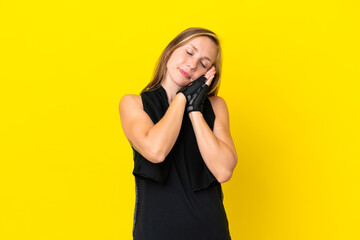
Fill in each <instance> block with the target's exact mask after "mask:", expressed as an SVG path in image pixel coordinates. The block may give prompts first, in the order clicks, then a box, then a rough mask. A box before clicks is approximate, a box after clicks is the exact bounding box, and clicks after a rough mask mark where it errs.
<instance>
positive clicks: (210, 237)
mask: <svg viewBox="0 0 360 240" xmlns="http://www.w3.org/2000/svg"><path fill="white" fill-rule="evenodd" d="M215 73H216V74H215ZM220 74H221V48H220V43H219V40H218V38H217V36H216V35H215V33H213V32H212V31H210V30H207V29H204V28H189V29H186V30H184V31H183V32H181V33H180V34H179V35H178V36H176V37H175V38H174V39H173V40H172V41H171V42H170V43H169V45H168V46H167V47H166V48H165V50H164V51H163V53H162V55H161V57H160V58H159V61H158V63H157V67H156V70H155V72H154V77H153V80H152V81H151V82H150V83H149V84H148V85H147V86H146V87H145V88H144V89H143V90H142V92H141V93H140V95H132V94H128V95H124V96H123V97H122V99H121V100H120V103H119V112H120V118H121V124H122V127H123V131H124V134H125V136H126V137H127V139H128V140H129V142H130V144H131V147H132V149H133V157H134V171H133V175H134V176H135V186H136V189H135V190H136V205H135V212H134V223H133V239H134V240H202V239H204V240H229V239H231V237H230V233H229V227H228V225H229V224H228V220H227V216H226V212H225V209H224V205H223V192H222V188H221V183H224V182H226V181H229V180H230V178H231V176H232V173H233V171H234V168H235V166H236V164H237V154H236V150H235V146H234V143H233V140H232V138H231V134H230V127H229V113H228V109H227V106H226V103H225V101H224V99H223V98H221V97H219V96H217V92H218V89H219V83H220Z"/></svg>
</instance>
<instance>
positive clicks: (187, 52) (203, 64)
mask: <svg viewBox="0 0 360 240" xmlns="http://www.w3.org/2000/svg"><path fill="white" fill-rule="evenodd" d="M186 52H187V54H189V55H190V56H192V54H191V53H189V52H188V51H186ZM200 63H201V62H200ZM201 66H202V67H203V68H206V67H205V66H204V64H202V63H201Z"/></svg>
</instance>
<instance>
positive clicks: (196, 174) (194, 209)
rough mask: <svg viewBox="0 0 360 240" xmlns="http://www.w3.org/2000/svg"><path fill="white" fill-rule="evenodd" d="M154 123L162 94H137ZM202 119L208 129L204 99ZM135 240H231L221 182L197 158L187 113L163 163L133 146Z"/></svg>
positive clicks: (210, 115)
mask: <svg viewBox="0 0 360 240" xmlns="http://www.w3.org/2000/svg"><path fill="white" fill-rule="evenodd" d="M140 95H141V98H142V102H143V108H144V111H145V112H146V113H147V114H148V115H149V117H150V118H151V119H152V121H153V122H154V124H156V123H157V122H158V121H159V120H160V119H161V118H162V117H163V116H164V114H165V113H166V111H167V109H168V107H169V104H168V100H167V94H166V90H165V89H164V88H163V87H162V86H161V85H160V87H159V88H157V89H155V90H150V91H147V92H143V93H141V94H140ZM203 116H204V119H205V121H206V122H207V124H208V125H209V127H210V129H211V130H213V126H214V120H215V114H214V112H213V109H212V106H211V103H210V100H209V99H208V98H206V99H205V102H204V110H203ZM132 149H133V157H134V171H133V175H134V176H135V191H136V203H135V211H134V222H133V239H134V240H231V237H230V233H229V227H228V220H227V216H226V212H225V208H224V205H223V192H222V188H221V184H220V183H219V182H218V181H217V180H216V178H215V177H214V176H213V174H212V173H211V172H210V171H209V169H208V168H207V166H206V164H205V162H204V160H203V159H202V157H201V154H200V151H199V148H198V145H197V142H196V137H195V133H194V130H193V128H192V125H191V121H190V119H189V116H188V113H186V111H185V112H184V117H183V122H182V126H181V129H180V133H179V136H178V138H177V140H176V143H175V145H174V147H173V148H172V150H171V151H170V153H169V154H168V156H167V157H166V158H165V160H164V161H163V162H161V163H157V164H155V163H152V162H150V161H148V160H147V159H145V158H144V157H143V156H142V155H141V154H140V153H138V152H137V151H136V150H135V149H134V148H132Z"/></svg>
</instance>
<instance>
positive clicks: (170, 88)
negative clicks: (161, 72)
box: [161, 80, 181, 105]
mask: <svg viewBox="0 0 360 240" xmlns="http://www.w3.org/2000/svg"><path fill="white" fill-rule="evenodd" d="M161 86H162V87H163V88H164V89H165V91H166V95H167V97H168V102H169V105H170V104H171V102H172V101H173V100H174V98H175V97H176V93H177V91H179V90H180V89H181V87H180V86H178V85H177V84H175V83H174V82H173V81H166V80H164V81H163V82H162V83H161Z"/></svg>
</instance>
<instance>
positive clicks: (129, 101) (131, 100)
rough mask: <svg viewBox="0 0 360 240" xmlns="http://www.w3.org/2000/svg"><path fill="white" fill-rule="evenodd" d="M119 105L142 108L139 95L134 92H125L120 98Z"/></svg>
mask: <svg viewBox="0 0 360 240" xmlns="http://www.w3.org/2000/svg"><path fill="white" fill-rule="evenodd" d="M119 106H124V107H141V108H142V101H141V96H140V95H135V94H125V95H124V96H122V98H121V99H120V102H119Z"/></svg>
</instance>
